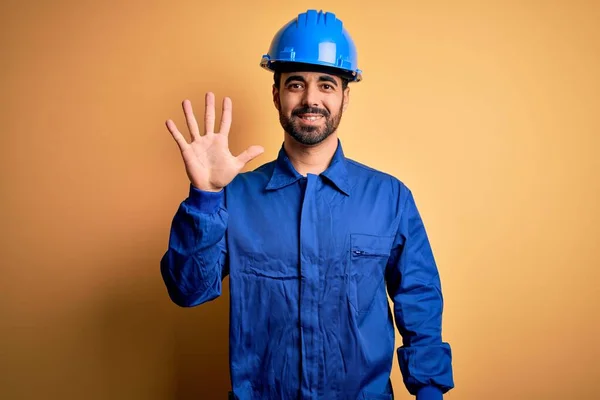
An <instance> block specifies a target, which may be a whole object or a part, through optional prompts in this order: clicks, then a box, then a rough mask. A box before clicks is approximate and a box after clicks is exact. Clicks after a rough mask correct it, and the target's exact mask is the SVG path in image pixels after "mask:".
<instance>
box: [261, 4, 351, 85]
mask: <svg viewBox="0 0 600 400" xmlns="http://www.w3.org/2000/svg"><path fill="white" fill-rule="evenodd" d="M289 63H294V64H297V63H299V64H304V65H308V66H320V67H325V68H327V69H330V70H332V71H334V72H336V73H339V74H340V75H343V76H345V77H346V78H347V79H348V80H350V81H355V82H358V81H360V80H362V71H361V70H360V69H358V67H357V55H356V47H355V45H354V41H353V40H352V38H351V37H350V34H349V33H348V31H346V29H345V28H344V26H343V24H342V21H341V20H340V19H338V18H336V16H335V14H333V13H330V12H323V11H318V12H317V11H316V10H308V11H306V12H305V13H301V14H298V17H297V18H294V19H293V20H291V21H290V22H288V23H287V24H285V25H284V26H283V27H282V28H281V29H280V30H279V31H278V32H277V33H276V34H275V37H274V38H273V40H272V41H271V47H270V48H269V52H268V53H267V54H265V55H263V56H262V60H261V62H260V66H261V67H263V68H265V69H267V70H270V71H278V70H280V69H281V67H283V66H284V65H287V66H288V67H289V66H290V65H289Z"/></svg>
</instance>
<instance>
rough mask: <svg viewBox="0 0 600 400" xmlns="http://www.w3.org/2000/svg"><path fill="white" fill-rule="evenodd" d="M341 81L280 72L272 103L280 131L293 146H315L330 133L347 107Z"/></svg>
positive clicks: (317, 75)
mask: <svg viewBox="0 0 600 400" xmlns="http://www.w3.org/2000/svg"><path fill="white" fill-rule="evenodd" d="M348 95H349V89H348V88H346V89H345V90H343V89H342V80H341V79H340V78H339V77H338V76H335V75H329V74H325V73H320V72H284V73H282V74H281V80H280V82H279V89H277V88H276V87H275V86H273V101H274V103H275V107H277V109H278V110H279V121H280V122H281V126H282V127H283V129H284V130H285V131H286V132H287V133H288V134H289V135H290V136H291V137H292V138H294V139H295V140H296V141H297V142H299V143H301V144H304V145H316V144H318V143H321V142H322V141H323V140H325V139H326V138H328V137H329V136H330V135H331V134H332V133H334V132H335V131H336V129H337V127H338V125H339V124H340V121H341V119H342V113H343V112H344V110H345V109H346V106H347V104H348Z"/></svg>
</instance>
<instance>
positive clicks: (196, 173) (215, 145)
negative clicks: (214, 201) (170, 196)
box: [166, 92, 264, 192]
mask: <svg viewBox="0 0 600 400" xmlns="http://www.w3.org/2000/svg"><path fill="white" fill-rule="evenodd" d="M182 106H183V112H184V114H185V120H186V123H187V127H188V130H189V132H190V136H191V142H190V143H188V142H187V140H186V139H185V138H184V137H183V135H182V134H181V132H179V130H178V129H177V127H176V126H175V123H174V122H173V121H172V120H167V123H166V124H167V128H168V129H169V132H171V135H172V136H173V139H175V142H177V145H178V146H179V149H180V150H181V155H182V157H183V162H184V163H185V170H186V172H187V175H188V178H189V179H190V182H191V183H192V185H194V186H195V187H196V188H198V189H200V190H205V191H213V192H216V191H220V190H221V189H223V188H224V187H225V186H227V184H229V182H231V181H232V180H233V178H235V176H236V175H237V174H239V173H240V171H241V170H242V168H244V166H245V165H246V164H247V163H248V162H249V161H251V160H252V159H254V158H255V157H257V156H259V155H260V154H262V153H263V152H264V149H263V148H262V147H261V146H250V147H249V148H248V149H246V150H245V151H244V152H242V153H241V154H240V155H238V156H234V155H233V154H231V151H230V150H229V129H230V128H231V112H232V103H231V99H230V98H228V97H226V98H225V99H223V113H222V117H221V125H220V127H219V132H215V131H214V126H215V96H214V94H213V93H211V92H209V93H207V94H206V98H205V111H204V134H203V135H201V134H200V130H199V128H198V123H197V122H196V118H195V116H194V111H193V109H192V103H191V102H190V101H189V100H184V101H183V104H182Z"/></svg>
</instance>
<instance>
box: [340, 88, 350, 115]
mask: <svg viewBox="0 0 600 400" xmlns="http://www.w3.org/2000/svg"><path fill="white" fill-rule="evenodd" d="M342 102H343V103H342V111H346V108H348V103H350V88H349V87H346V90H344V97H343V98H342Z"/></svg>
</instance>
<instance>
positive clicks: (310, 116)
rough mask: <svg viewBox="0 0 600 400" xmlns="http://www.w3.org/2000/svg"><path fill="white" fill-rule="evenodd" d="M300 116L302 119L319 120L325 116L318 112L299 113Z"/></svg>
mask: <svg viewBox="0 0 600 400" xmlns="http://www.w3.org/2000/svg"><path fill="white" fill-rule="evenodd" d="M298 117H300V119H302V120H304V121H311V122H312V121H317V120H319V119H321V118H323V116H322V115H318V114H300V115H298Z"/></svg>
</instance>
